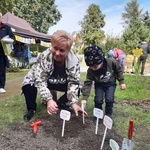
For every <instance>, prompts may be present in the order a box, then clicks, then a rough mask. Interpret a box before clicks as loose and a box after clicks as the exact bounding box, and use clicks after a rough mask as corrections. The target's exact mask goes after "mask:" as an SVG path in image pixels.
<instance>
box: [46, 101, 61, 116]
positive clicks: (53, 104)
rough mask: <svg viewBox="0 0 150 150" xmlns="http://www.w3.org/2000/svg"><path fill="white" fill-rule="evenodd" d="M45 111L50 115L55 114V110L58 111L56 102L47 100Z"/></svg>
mask: <svg viewBox="0 0 150 150" xmlns="http://www.w3.org/2000/svg"><path fill="white" fill-rule="evenodd" d="M47 112H48V113H49V114H50V115H53V114H57V112H58V105H57V104H56V102H55V101H54V100H49V101H48V102H47Z"/></svg>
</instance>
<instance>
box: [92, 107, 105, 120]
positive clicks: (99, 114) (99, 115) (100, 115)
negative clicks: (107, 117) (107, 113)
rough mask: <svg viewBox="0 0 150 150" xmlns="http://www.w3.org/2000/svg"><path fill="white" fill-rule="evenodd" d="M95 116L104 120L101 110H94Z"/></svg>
mask: <svg viewBox="0 0 150 150" xmlns="http://www.w3.org/2000/svg"><path fill="white" fill-rule="evenodd" d="M93 114H94V116H95V117H97V118H100V119H102V118H103V111H102V110H101V109H99V108H94V111H93Z"/></svg>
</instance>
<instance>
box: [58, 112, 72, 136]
mask: <svg viewBox="0 0 150 150" xmlns="http://www.w3.org/2000/svg"><path fill="white" fill-rule="evenodd" d="M70 116H71V113H70V111H67V110H61V111H60V118H61V119H63V126H62V132H61V136H62V137H63V136H64V129H65V121H66V120H67V121H69V120H70Z"/></svg>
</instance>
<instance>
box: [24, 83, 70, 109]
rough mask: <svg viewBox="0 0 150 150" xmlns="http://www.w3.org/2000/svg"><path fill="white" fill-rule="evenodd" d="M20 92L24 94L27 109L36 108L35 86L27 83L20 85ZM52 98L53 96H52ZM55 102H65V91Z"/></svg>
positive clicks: (66, 100)
mask: <svg viewBox="0 0 150 150" xmlns="http://www.w3.org/2000/svg"><path fill="white" fill-rule="evenodd" d="M22 92H23V94H24V96H25V101H26V105H27V110H30V109H33V110H36V106H37V104H36V98H37V88H36V87H35V86H34V85H32V86H31V85H30V84H27V85H25V86H23V87H22ZM53 99H54V98H53ZM57 102H60V103H67V102H68V99H67V91H66V92H65V94H64V95H62V96H61V97H60V98H59V100H57Z"/></svg>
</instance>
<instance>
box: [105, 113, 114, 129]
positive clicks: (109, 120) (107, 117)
mask: <svg viewBox="0 0 150 150" xmlns="http://www.w3.org/2000/svg"><path fill="white" fill-rule="evenodd" d="M103 124H104V125H105V126H106V127H107V128H108V129H111V128H112V124H113V120H112V119H111V118H110V117H109V116H107V115H105V116H104V119H103Z"/></svg>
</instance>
